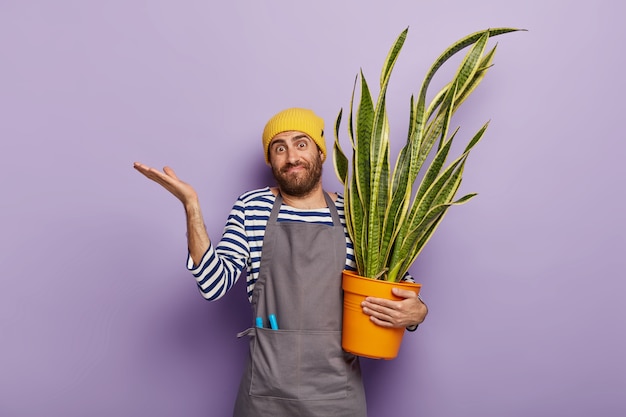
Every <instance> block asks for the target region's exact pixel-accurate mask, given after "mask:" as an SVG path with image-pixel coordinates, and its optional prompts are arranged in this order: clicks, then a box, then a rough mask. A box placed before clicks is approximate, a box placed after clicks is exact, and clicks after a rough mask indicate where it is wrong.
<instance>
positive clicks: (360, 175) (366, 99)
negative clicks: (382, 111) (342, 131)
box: [354, 72, 374, 207]
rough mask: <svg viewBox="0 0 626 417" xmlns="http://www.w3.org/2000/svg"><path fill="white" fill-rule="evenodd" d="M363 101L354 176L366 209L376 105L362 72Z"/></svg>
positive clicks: (357, 127)
mask: <svg viewBox="0 0 626 417" xmlns="http://www.w3.org/2000/svg"><path fill="white" fill-rule="evenodd" d="M360 78H361V99H360V101H359V107H358V112H357V116H356V119H357V120H356V136H355V138H354V147H355V155H354V157H355V164H354V170H355V171H354V176H355V177H356V178H357V186H358V191H359V198H360V199H361V201H362V202H363V205H364V206H365V207H368V206H369V205H370V204H369V201H370V195H371V194H370V176H371V150H370V146H371V144H370V141H371V139H372V129H373V127H372V126H373V123H374V104H373V102H372V96H371V94H370V91H369V87H368V85H367V80H366V79H365V76H364V75H363V72H361V77H360Z"/></svg>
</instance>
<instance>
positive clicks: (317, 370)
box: [250, 328, 348, 400]
mask: <svg viewBox="0 0 626 417" xmlns="http://www.w3.org/2000/svg"><path fill="white" fill-rule="evenodd" d="M254 333H255V336H253V339H252V343H251V353H252V375H251V381H250V395H255V396H265V397H276V398H284V399H297V400H329V399H337V398H345V397H346V396H347V390H346V387H347V384H348V370H347V368H348V364H347V363H346V361H345V359H344V358H345V355H344V352H343V350H342V349H341V331H318V330H310V331H307V330H300V331H296V330H270V329H265V328H257V329H255V332H254Z"/></svg>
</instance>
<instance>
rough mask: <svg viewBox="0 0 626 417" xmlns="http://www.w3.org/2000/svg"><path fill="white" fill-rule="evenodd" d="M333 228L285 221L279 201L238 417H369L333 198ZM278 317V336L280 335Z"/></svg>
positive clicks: (258, 286) (256, 300) (269, 230)
mask: <svg viewBox="0 0 626 417" xmlns="http://www.w3.org/2000/svg"><path fill="white" fill-rule="evenodd" d="M324 197H325V199H326V204H327V205H328V207H329V209H330V212H331V214H332V218H333V226H332V227H331V226H327V225H323V224H311V223H301V222H282V221H281V222H280V223H279V222H278V221H277V218H278V213H279V211H280V207H281V205H282V201H283V199H282V197H281V196H280V194H279V195H278V196H277V197H276V201H275V202H274V206H273V208H272V214H271V215H270V218H269V220H268V222H267V227H266V229H265V238H264V241H263V250H262V255H261V256H262V258H261V267H260V271H259V278H258V280H257V281H256V283H255V286H254V291H253V293H252V310H253V312H254V316H253V322H255V321H254V320H256V319H257V318H261V320H262V321H263V327H262V328H259V327H251V328H249V329H247V330H246V331H245V332H242V333H240V335H239V336H243V335H248V336H249V337H250V355H249V359H248V364H247V366H246V370H245V373H244V375H243V377H242V380H241V384H240V386H239V392H238V394H237V401H236V402H235V409H234V413H233V415H234V416H235V417H248V416H254V417H260V416H268V417H308V416H311V417H313V416H315V417H331V416H337V417H364V416H366V415H367V411H366V405H365V393H364V390H363V383H362V380H361V368H360V365H359V361H358V358H357V357H356V356H354V355H351V354H349V353H347V352H345V351H343V350H342V349H341V325H342V305H343V296H342V290H341V271H342V270H343V269H344V267H345V263H346V237H345V234H344V229H343V226H342V224H341V221H340V220H339V214H338V213H337V209H336V207H335V204H334V203H333V201H332V199H331V198H330V196H328V194H326V193H324ZM271 314H273V315H275V317H276V321H277V323H278V330H272V329H271V328H270V324H269V322H268V317H269V316H270V315H271Z"/></svg>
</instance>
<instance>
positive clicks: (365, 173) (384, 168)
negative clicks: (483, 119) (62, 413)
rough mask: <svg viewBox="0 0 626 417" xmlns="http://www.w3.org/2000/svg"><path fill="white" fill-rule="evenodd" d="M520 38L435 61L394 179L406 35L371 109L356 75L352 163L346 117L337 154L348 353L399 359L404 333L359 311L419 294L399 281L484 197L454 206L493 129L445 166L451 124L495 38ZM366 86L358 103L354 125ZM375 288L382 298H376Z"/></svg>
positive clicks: (455, 48) (467, 44)
mask: <svg viewBox="0 0 626 417" xmlns="http://www.w3.org/2000/svg"><path fill="white" fill-rule="evenodd" d="M516 30H518V29H513V28H498V29H487V30H483V31H480V32H476V33H473V34H471V35H468V36H466V37H464V38H462V39H460V40H459V41H457V42H455V43H454V44H452V45H451V46H450V47H448V48H447V49H446V50H445V51H444V52H443V53H442V54H441V55H440V56H439V58H437V60H436V61H435V62H434V64H433V65H432V66H431V68H430V70H429V71H428V73H427V74H426V77H425V78H424V81H423V83H422V86H421V89H420V91H419V95H418V97H417V100H414V97H413V96H411V102H410V105H411V111H410V117H409V128H408V137H407V141H406V144H405V145H404V147H403V148H402V149H401V150H400V153H399V155H398V159H397V162H396V165H395V167H393V170H392V169H391V166H390V161H389V160H390V143H389V121H388V118H387V111H386V92H387V86H388V83H389V79H390V76H391V72H392V70H393V68H394V65H395V63H396V60H397V58H398V54H399V53H400V50H401V49H402V46H403V44H404V41H405V39H406V36H407V33H408V28H407V29H405V30H404V31H403V32H402V33H401V34H400V35H399V36H398V38H397V39H396V41H395V43H394V44H393V46H392V48H391V50H390V51H389V53H388V55H387V58H386V60H385V63H384V65H383V69H382V72H381V77H380V91H379V94H378V99H377V100H376V102H374V101H373V100H372V96H371V94H370V89H369V87H368V84H367V82H366V80H365V77H364V75H363V72H362V71H361V72H360V75H358V76H357V78H356V80H355V84H354V87H353V90H352V98H351V100H350V113H349V116H348V136H349V138H350V144H351V147H352V160H351V164H350V163H349V161H348V158H347V157H346V155H345V153H344V152H343V150H342V148H341V146H340V143H339V130H340V125H341V119H342V113H343V109H342V110H341V111H340V112H339V115H338V116H337V121H336V124H335V144H334V152H333V162H334V166H335V172H336V174H337V176H338V178H339V180H340V181H341V183H342V184H343V185H344V201H345V216H346V226H347V229H348V233H349V235H350V238H351V239H352V242H353V244H354V254H355V258H356V264H357V273H356V274H355V273H351V272H350V271H344V274H343V289H344V330H343V347H344V349H345V350H347V351H349V352H352V353H355V354H358V355H361V356H368V357H374V358H385V359H391V358H393V357H395V356H397V352H398V349H399V346H400V342H401V340H402V336H403V333H404V329H386V328H382V327H379V326H376V325H375V324H373V323H371V322H370V321H369V320H368V317H367V316H366V315H365V314H363V313H362V312H361V309H360V303H361V301H362V299H363V298H364V297H365V296H366V295H374V296H378V297H385V298H393V296H392V295H391V287H392V286H399V285H404V284H406V285H409V287H410V289H412V290H413V291H415V292H416V293H419V289H420V287H421V286H420V284H411V283H404V282H400V281H401V280H402V278H403V277H404V276H405V274H406V273H407V271H408V269H409V267H410V266H411V265H412V264H413V262H415V260H416V259H417V257H418V255H419V254H420V252H421V251H422V249H423V248H424V245H425V244H426V243H427V242H428V240H429V239H430V237H431V236H432V234H433V233H434V231H435V230H436V229H437V227H438V226H439V224H440V223H441V220H442V219H443V217H444V215H445V214H446V212H447V210H448V208H450V206H453V205H459V204H464V203H466V202H467V201H469V200H470V199H471V198H472V197H474V196H475V195H476V194H475V193H471V194H467V195H464V196H462V197H460V198H458V199H455V195H456V192H457V190H458V188H459V185H460V184H461V179H462V175H463V168H464V166H465V163H466V160H467V157H468V155H469V153H470V151H471V150H472V148H473V147H474V146H475V145H476V144H477V143H478V142H479V141H480V139H481V138H482V137H483V134H484V133H485V130H486V129H487V125H488V123H486V124H485V125H483V126H482V128H480V130H478V132H477V133H476V134H474V136H473V137H472V138H471V139H470V140H469V141H468V143H467V145H466V147H465V149H464V151H463V153H461V154H460V155H459V156H457V157H456V158H455V159H453V160H452V161H451V162H449V163H446V160H447V159H448V156H449V153H450V149H451V146H452V143H453V140H454V139H455V137H456V135H457V132H458V128H457V129H455V130H453V131H451V130H450V120H451V117H452V115H453V114H454V113H455V112H456V110H457V109H458V108H459V106H460V105H461V104H462V103H463V102H464V101H465V99H467V97H468V96H469V95H470V94H471V93H472V92H473V91H474V89H475V88H476V87H477V86H478V85H479V84H480V82H481V81H482V79H483V78H484V76H485V74H486V73H487V70H488V69H489V68H490V67H491V65H492V61H493V58H494V54H495V50H496V48H495V47H493V48H491V49H489V50H488V49H487V41H488V40H489V38H490V37H493V36H497V35H501V34H505V33H509V32H514V31H516ZM465 48H469V50H468V52H467V54H466V55H465V57H464V58H463V59H462V61H461V63H460V64H459V67H458V69H457V71H456V73H455V74H454V76H453V77H452V79H451V80H450V82H448V83H447V84H446V85H445V86H444V87H443V88H442V89H441V90H440V91H439V92H438V93H437V94H435V95H434V96H433V98H432V99H431V101H430V103H428V105H427V103H426V100H427V92H428V87H429V85H430V82H431V80H432V79H433V77H434V75H435V74H436V73H437V71H438V70H439V69H440V68H441V66H442V65H443V64H444V63H445V62H446V61H448V59H450V58H451V57H452V56H454V55H456V54H457V53H458V52H459V51H461V50H463V49H465ZM359 79H360V97H359V103H358V108H357V111H356V114H355V115H354V120H353V108H354V102H355V91H356V87H357V83H358V81H359ZM435 144H436V146H435ZM349 167H350V168H349ZM357 283H363V284H366V285H367V286H368V288H367V289H365V290H359V289H357V286H358V285H357ZM374 286H375V287H379V286H380V287H383V289H382V290H381V291H377V290H375V289H374V288H373V287H374ZM374 291H376V292H374ZM353 319H358V320H359V321H360V322H361V323H362V324H363V325H364V326H365V327H366V330H365V331H369V332H370V333H366V334H363V333H361V332H362V331H364V330H361V329H360V328H359V327H358V326H357V325H356V324H354V323H352V320H353ZM371 332H374V333H371ZM361 342H366V343H369V342H374V346H371V347H368V346H361Z"/></svg>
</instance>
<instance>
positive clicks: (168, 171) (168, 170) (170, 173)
mask: <svg viewBox="0 0 626 417" xmlns="http://www.w3.org/2000/svg"><path fill="white" fill-rule="evenodd" d="M163 172H165V173H166V174H167V176H169V177H172V178H174V179H175V180H177V179H178V177H177V176H176V173H175V172H174V170H173V169H172V168H170V167H167V166H166V167H163Z"/></svg>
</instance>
